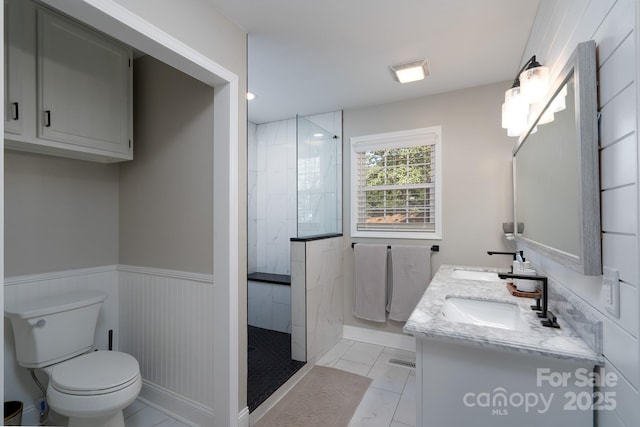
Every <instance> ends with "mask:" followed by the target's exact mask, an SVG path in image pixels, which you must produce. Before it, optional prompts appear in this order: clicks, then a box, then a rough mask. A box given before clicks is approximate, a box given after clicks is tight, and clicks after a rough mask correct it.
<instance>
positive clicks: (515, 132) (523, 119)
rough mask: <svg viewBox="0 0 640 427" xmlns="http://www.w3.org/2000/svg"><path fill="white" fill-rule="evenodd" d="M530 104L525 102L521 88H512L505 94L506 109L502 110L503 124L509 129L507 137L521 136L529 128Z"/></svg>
mask: <svg viewBox="0 0 640 427" xmlns="http://www.w3.org/2000/svg"><path fill="white" fill-rule="evenodd" d="M528 115H529V104H528V103H527V102H526V101H525V100H524V98H523V97H522V94H521V90H520V87H518V86H516V87H512V88H511V89H509V90H508V91H506V92H505V93H504V109H503V110H502V124H503V127H506V129H507V135H509V136H520V134H521V133H522V132H523V131H524V129H525V127H526V126H527V116H528Z"/></svg>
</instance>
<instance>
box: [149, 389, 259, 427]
mask: <svg viewBox="0 0 640 427" xmlns="http://www.w3.org/2000/svg"><path fill="white" fill-rule="evenodd" d="M138 399H139V400H140V401H141V402H143V403H145V404H147V405H149V406H152V407H153V408H155V409H157V410H158V411H160V412H163V413H165V414H167V415H169V416H170V417H172V418H175V419H177V420H178V421H180V422H183V423H186V424H189V425H194V426H211V425H213V410H212V409H211V408H207V407H206V406H204V405H202V404H200V403H198V402H195V401H193V400H191V399H189V398H186V397H184V396H180V395H179V394H177V393H174V392H172V391H171V390H167V389H166V388H163V387H160V386H159V385H156V384H153V383H151V382H149V381H147V380H144V379H143V380H142V390H141V391H140V395H139V396H138ZM247 412H248V411H247ZM247 426H248V424H247Z"/></svg>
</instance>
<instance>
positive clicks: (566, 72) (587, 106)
mask: <svg viewBox="0 0 640 427" xmlns="http://www.w3.org/2000/svg"><path fill="white" fill-rule="evenodd" d="M541 105H542V108H540V109H538V111H537V113H534V114H532V117H534V118H535V119H534V120H532V121H531V122H530V125H529V127H528V130H527V131H526V132H525V133H523V135H522V136H521V137H520V139H519V140H518V143H517V144H516V147H515V148H514V150H513V191H514V193H513V201H514V222H515V223H520V222H521V223H524V229H523V230H522V231H521V232H517V233H516V234H515V238H516V240H517V241H518V242H521V243H523V244H524V245H525V246H529V247H531V248H532V249H534V250H536V251H538V252H541V253H542V254H543V255H545V256H548V257H550V258H552V259H553V260H555V261H557V262H559V263H560V264H563V265H565V266H567V267H569V268H571V269H573V270H576V271H578V272H580V273H582V274H585V275H600V274H602V260H601V244H600V185H599V174H598V171H599V162H598V127H597V76H596V48H595V42H593V41H590V42H585V43H581V44H579V45H578V47H577V48H576V50H575V52H574V53H573V55H572V56H571V58H570V59H569V61H568V62H567V64H566V65H565V67H564V68H563V69H562V71H561V72H560V74H559V75H558V78H557V79H556V81H555V83H554V84H553V86H552V87H551V90H550V91H549V95H548V96H547V97H546V98H545V101H543V102H542V103H541ZM563 107H564V108H563ZM553 111H555V112H554V113H553V121H551V122H548V123H544V122H545V121H547V120H548V119H549V118H550V117H551V115H550V114H549V113H551V112H553ZM543 123H544V124H543ZM516 231H517V230H516Z"/></svg>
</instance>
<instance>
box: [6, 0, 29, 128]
mask: <svg viewBox="0 0 640 427" xmlns="http://www.w3.org/2000/svg"><path fill="white" fill-rule="evenodd" d="M21 57H22V9H21V5H20V2H19V0H18V1H17V0H4V102H5V104H4V130H5V132H10V133H14V134H21V133H22V116H23V106H24V104H23V102H22V77H21V74H20V68H21V59H22V58H21Z"/></svg>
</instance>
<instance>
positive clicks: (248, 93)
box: [247, 92, 256, 101]
mask: <svg viewBox="0 0 640 427" xmlns="http://www.w3.org/2000/svg"><path fill="white" fill-rule="evenodd" d="M254 99H256V96H255V95H254V94H253V93H251V92H247V101H253V100H254Z"/></svg>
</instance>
